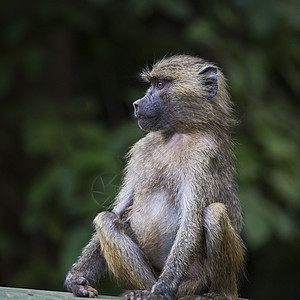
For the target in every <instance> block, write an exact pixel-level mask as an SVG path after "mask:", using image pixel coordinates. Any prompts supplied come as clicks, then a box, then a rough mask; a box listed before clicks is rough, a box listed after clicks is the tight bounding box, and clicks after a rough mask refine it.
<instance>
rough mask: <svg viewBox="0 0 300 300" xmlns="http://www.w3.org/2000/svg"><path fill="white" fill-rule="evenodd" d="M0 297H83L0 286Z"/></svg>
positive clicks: (51, 298) (107, 297) (112, 297)
mask: <svg viewBox="0 0 300 300" xmlns="http://www.w3.org/2000/svg"><path fill="white" fill-rule="evenodd" d="M0 299H49V300H53V299H83V298H78V297H74V296H73V295H72V294H71V293H67V292H55V291H41V290H33V289H18V288H7V287H0ZM98 299H115V300H117V299H120V297H114V296H102V295H100V296H98Z"/></svg>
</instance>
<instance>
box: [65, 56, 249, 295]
mask: <svg viewBox="0 0 300 300" xmlns="http://www.w3.org/2000/svg"><path fill="white" fill-rule="evenodd" d="M141 78H142V79H143V80H144V81H146V82H147V83H148V84H149V88H148V90H147V93H146V95H145V96H144V97H143V98H141V99H139V100H137V101H135V102H134V103H133V106H134V116H135V118H136V119H137V122H138V125H139V127H140V128H141V129H142V130H144V131H147V132H148V133H147V134H146V135H145V136H144V137H143V138H142V139H140V140H139V141H138V142H137V143H136V144H135V145H134V146H133V147H132V148H131V150H130V151H129V154H128V164H127V167H126V169H125V174H124V180H123V184H122V187H121V189H120V192H119V195H118V196H117V198H116V200H115V204H114V208H113V209H112V211H111V212H108V211H106V212H101V213H99V214H98V215H97V216H96V218H95V220H94V225H95V228H96V234H95V235H94V236H93V237H92V239H91V241H90V243H89V244H88V245H87V246H86V247H85V248H84V249H83V251H82V254H81V256H80V257H79V259H78V261H77V262H76V263H75V264H74V265H73V266H72V268H71V269H70V271H69V273H68V274H67V277H66V280H65V286H66V287H67V289H68V290H69V291H71V292H73V293H74V295H76V296H83V297H96V296H97V295H98V292H97V290H96V289H95V288H93V287H92V286H93V285H94V284H95V282H96V281H97V279H98V278H99V277H100V276H101V275H102V274H103V273H104V271H105V270H109V271H110V272H111V273H112V274H113V275H114V276H115V277H116V278H118V279H120V280H122V281H123V282H125V283H126V284H128V286H130V287H131V288H132V290H129V291H127V292H125V293H124V295H123V296H124V297H125V299H130V300H140V299H142V300H144V299H170V300H171V299H197V300H204V299H206V300H208V299H215V300H229V299H230V300H233V299H238V289H237V281H238V277H239V274H240V273H241V271H242V269H243V263H244V252H245V248H244V244H243V242H242V240H241V238H240V233H241V230H242V226H243V222H242V216H241V207H240V203H239V200H238V198H237V195H236V188H235V182H234V178H233V173H234V166H233V155H232V151H231V148H232V142H231V139H230V133H229V130H230V127H231V126H232V125H233V124H234V123H235V121H234V119H233V118H232V116H231V110H232V109H231V107H232V105H231V100H230V97H229V95H228V92H227V88H226V82H225V79H224V76H223V74H222V72H221V70H220V69H219V68H217V67H216V66H215V65H214V64H211V63H209V62H208V61H206V60H203V59H201V58H197V57H192V56H188V55H175V56H171V57H169V58H164V59H162V60H160V61H158V62H156V63H155V64H154V65H153V67H152V68H147V69H145V70H144V71H143V72H142V73H141Z"/></svg>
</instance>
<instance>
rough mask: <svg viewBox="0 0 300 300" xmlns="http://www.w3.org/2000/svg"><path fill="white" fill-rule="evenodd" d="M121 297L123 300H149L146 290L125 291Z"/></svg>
mask: <svg viewBox="0 0 300 300" xmlns="http://www.w3.org/2000/svg"><path fill="white" fill-rule="evenodd" d="M123 297H124V299H125V300H149V299H151V293H150V292H149V291H147V290H132V291H126V292H125V293H124V294H123Z"/></svg>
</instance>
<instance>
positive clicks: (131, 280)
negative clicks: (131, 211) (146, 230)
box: [94, 212, 156, 290]
mask: <svg viewBox="0 0 300 300" xmlns="http://www.w3.org/2000/svg"><path fill="white" fill-rule="evenodd" d="M94 224H95V227H96V230H97V234H98V237H99V239H100V244H101V248H102V253H103V256H104V258H105V260H106V263H107V266H108V269H109V270H110V271H111V272H112V273H113V274H114V275H115V276H116V277H117V278H119V279H121V280H123V281H124V282H126V283H128V284H129V285H130V286H132V287H134V288H136V289H141V290H143V289H145V290H151V288H152V286H153V285H154V284H155V282H156V279H155V276H154V274H153V272H152V271H151V267H150V265H149V264H148V262H147V260H146V258H145V256H144V254H143V252H142V250H141V249H140V248H139V246H138V245H137V244H136V243H135V242H134V241H133V239H132V238H131V237H130V236H129V235H130V233H131V232H130V228H129V226H128V225H127V224H125V223H124V222H122V221H121V220H120V218H119V217H118V216H117V215H116V214H114V213H112V212H102V213H99V214H98V215H97V217H96V218H95V220H94Z"/></svg>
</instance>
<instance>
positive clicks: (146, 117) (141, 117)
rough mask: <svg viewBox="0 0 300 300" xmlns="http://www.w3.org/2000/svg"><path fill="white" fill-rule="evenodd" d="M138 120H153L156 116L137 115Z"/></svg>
mask: <svg viewBox="0 0 300 300" xmlns="http://www.w3.org/2000/svg"><path fill="white" fill-rule="evenodd" d="M135 117H136V118H137V119H153V118H155V116H145V115H136V116H135Z"/></svg>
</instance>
